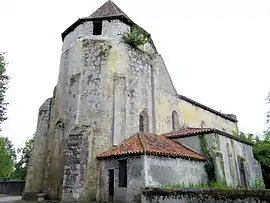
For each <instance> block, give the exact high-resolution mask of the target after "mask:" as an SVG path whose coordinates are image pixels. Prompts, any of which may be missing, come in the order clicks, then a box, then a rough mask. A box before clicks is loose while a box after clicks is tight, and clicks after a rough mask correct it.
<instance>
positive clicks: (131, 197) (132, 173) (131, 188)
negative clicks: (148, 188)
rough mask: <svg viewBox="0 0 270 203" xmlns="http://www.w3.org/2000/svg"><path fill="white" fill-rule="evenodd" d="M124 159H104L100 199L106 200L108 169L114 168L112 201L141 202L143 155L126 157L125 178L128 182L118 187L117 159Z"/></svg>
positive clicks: (124, 202) (120, 202) (118, 202)
mask: <svg viewBox="0 0 270 203" xmlns="http://www.w3.org/2000/svg"><path fill="white" fill-rule="evenodd" d="M121 159H125V158H119V159H111V160H104V161H102V162H103V163H102V164H103V165H104V166H103V170H101V172H102V174H101V176H102V182H103V183H102V185H101V192H100V200H102V201H108V193H109V192H108V189H109V188H108V187H109V183H108V181H109V180H108V177H109V176H108V170H109V169H113V170H114V202H117V203H126V202H133V203H136V202H137V203H139V202H141V191H142V190H141V189H142V188H144V186H145V182H144V159H143V157H141V156H140V157H130V158H127V180H128V184H127V187H126V188H122V187H119V166H118V160H121Z"/></svg>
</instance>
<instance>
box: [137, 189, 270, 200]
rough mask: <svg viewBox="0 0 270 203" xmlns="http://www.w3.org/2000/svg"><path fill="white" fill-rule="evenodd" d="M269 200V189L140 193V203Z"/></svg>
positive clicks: (146, 191) (175, 190) (153, 190)
mask: <svg viewBox="0 0 270 203" xmlns="http://www.w3.org/2000/svg"><path fill="white" fill-rule="evenodd" d="M269 201H270V190H253V191H247V190H230V189H158V188H147V189H145V190H144V191H143V195H142V203H156V202H158V203H190V202H196V203H204V202H211V203H224V202H230V203H246V202H249V203H266V202H269Z"/></svg>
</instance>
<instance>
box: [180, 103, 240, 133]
mask: <svg viewBox="0 0 270 203" xmlns="http://www.w3.org/2000/svg"><path fill="white" fill-rule="evenodd" d="M178 107H179V109H180V118H181V119H180V124H181V126H188V127H195V128H201V127H202V124H203V126H204V127H205V128H216V129H219V130H221V131H224V132H227V133H232V131H233V130H234V131H238V127H237V123H236V122H233V121H231V120H229V119H226V118H223V117H221V116H219V115H216V114H214V113H212V112H210V111H208V110H205V109H203V108H201V107H198V106H196V105H193V104H191V103H190V102H187V101H184V100H181V99H179V102H178ZM202 122H203V123H202Z"/></svg>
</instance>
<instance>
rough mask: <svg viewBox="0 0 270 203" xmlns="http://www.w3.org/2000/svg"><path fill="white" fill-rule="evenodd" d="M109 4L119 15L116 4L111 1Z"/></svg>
mask: <svg viewBox="0 0 270 203" xmlns="http://www.w3.org/2000/svg"><path fill="white" fill-rule="evenodd" d="M109 2H110V3H111V4H112V5H113V9H114V10H115V12H116V13H118V11H117V9H116V7H115V6H116V5H115V3H113V1H111V0H109Z"/></svg>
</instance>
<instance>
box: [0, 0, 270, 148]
mask: <svg viewBox="0 0 270 203" xmlns="http://www.w3.org/2000/svg"><path fill="white" fill-rule="evenodd" d="M104 2H105V0H76V1H74V0H46V1H45V0H43V1H41V0H39V1H37V0H24V1H22V0H0V5H1V12H0V25H1V31H0V52H6V59H7V61H8V62H9V66H8V75H10V76H11V81H10V84H9V86H10V88H9V90H8V94H7V97H6V99H7V101H8V102H10V105H9V106H8V112H7V116H8V120H7V121H5V122H4V123H3V124H2V126H1V128H2V129H3V131H2V135H4V136H8V137H9V138H10V139H11V140H12V141H13V143H14V144H15V146H16V147H21V146H23V143H24V141H25V139H26V137H28V136H31V135H32V134H33V133H34V132H35V130H36V123H37V113H38V108H39V106H40V105H41V104H42V103H43V102H44V101H45V99H46V98H49V97H51V96H52V93H53V88H54V86H55V85H56V83H57V78H58V71H59V63H60V55H61V46H62V41H61V33H62V32H63V31H64V30H65V29H66V28H67V27H69V26H70V25H71V24H72V23H73V22H75V21H76V20H77V19H78V18H80V17H86V16H89V15H90V14H91V13H92V12H93V11H94V10H96V9H97V8H98V7H100V6H101V5H102V4H103V3H104ZM114 2H115V3H116V4H117V5H118V6H119V7H120V8H121V9H122V10H123V11H124V12H125V13H126V14H127V15H128V16H129V17H130V18H131V19H132V20H133V21H135V23H137V24H139V25H140V26H142V27H143V28H145V29H146V30H147V31H148V32H150V33H151V35H152V38H153V40H154V43H155V45H156V47H157V49H158V51H159V53H160V54H161V55H162V56H163V58H164V60H165V63H166V65H167V68H168V70H169V72H170V74H171V77H172V80H173V82H174V85H175V87H176V89H177V90H178V93H179V94H183V95H185V96H188V97H190V98H192V99H194V100H197V101H198V102H200V103H203V104H205V105H207V106H210V107H211V108H214V109H216V110H221V111H222V112H224V113H233V114H236V115H237V118H238V120H239V128H240V130H242V131H244V132H250V133H255V134H256V133H258V132H261V131H262V130H264V129H265V113H266V110H267V109H266V107H267V106H266V105H265V97H266V95H267V92H268V90H269V88H270V83H269V75H270V68H269V67H270V61H269V56H270V12H269V11H270V1H269V0H224V1H221V0H212V1H210V0H203V1H202V0H166V1H163V0H114Z"/></svg>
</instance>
